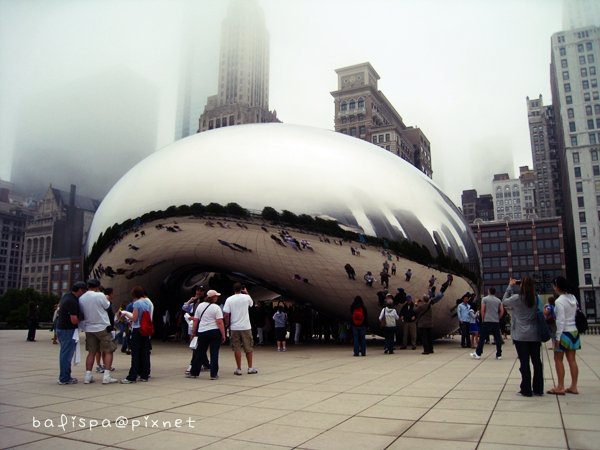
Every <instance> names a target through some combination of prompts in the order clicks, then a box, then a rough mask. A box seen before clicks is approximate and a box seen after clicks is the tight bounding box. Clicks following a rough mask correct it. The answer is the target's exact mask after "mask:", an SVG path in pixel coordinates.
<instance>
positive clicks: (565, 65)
mask: <svg viewBox="0 0 600 450" xmlns="http://www.w3.org/2000/svg"><path fill="white" fill-rule="evenodd" d="M560 66H561V67H562V68H563V69H566V68H567V67H569V65H568V63H567V60H566V59H561V60H560ZM535 106H538V105H537V102H536V105H535Z"/></svg>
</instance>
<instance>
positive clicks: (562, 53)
mask: <svg viewBox="0 0 600 450" xmlns="http://www.w3.org/2000/svg"><path fill="white" fill-rule="evenodd" d="M551 42H552V54H551V55H552V60H551V67H550V69H551V70H550V81H551V88H552V99H553V104H554V110H555V115H556V122H557V138H558V139H557V142H558V155H559V169H560V179H561V184H562V189H563V203H564V218H565V240H566V245H567V248H568V250H569V251H568V252H567V253H568V255H569V258H568V261H567V270H568V273H569V278H570V279H571V280H572V281H573V282H575V280H576V281H577V284H578V285H579V295H580V299H581V300H583V301H584V304H585V309H586V311H587V313H588V315H589V314H591V311H596V310H597V308H598V301H599V300H600V233H599V229H600V159H599V155H600V87H599V85H598V78H599V77H600V73H599V70H600V67H599V60H600V28H599V27H597V26H593V27H587V28H577V29H574V30H568V31H562V32H558V33H554V34H553V35H552V39H551Z"/></svg>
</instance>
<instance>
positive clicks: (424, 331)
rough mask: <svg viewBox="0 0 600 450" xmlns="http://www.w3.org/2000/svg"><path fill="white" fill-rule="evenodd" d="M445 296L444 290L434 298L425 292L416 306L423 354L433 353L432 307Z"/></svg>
mask: <svg viewBox="0 0 600 450" xmlns="http://www.w3.org/2000/svg"><path fill="white" fill-rule="evenodd" d="M443 296H444V294H443V293H442V292H440V293H439V294H437V295H436V296H435V297H433V298H431V297H430V296H429V295H427V294H425V295H424V296H423V297H422V298H420V299H419V300H418V302H417V306H416V308H415V311H416V313H417V333H418V334H419V336H420V337H421V343H422V344H423V352H422V354H423V355H429V354H430V353H433V337H432V335H431V331H432V329H433V311H432V310H431V307H432V306H433V305H435V304H436V303H437V302H439V301H440V300H441V299H442V297H443Z"/></svg>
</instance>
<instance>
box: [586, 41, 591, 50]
mask: <svg viewBox="0 0 600 450" xmlns="http://www.w3.org/2000/svg"><path fill="white" fill-rule="evenodd" d="M585 49H586V50H591V49H592V43H591V42H586V43H585Z"/></svg>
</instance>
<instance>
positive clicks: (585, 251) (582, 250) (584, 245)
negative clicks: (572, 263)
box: [581, 242, 590, 255]
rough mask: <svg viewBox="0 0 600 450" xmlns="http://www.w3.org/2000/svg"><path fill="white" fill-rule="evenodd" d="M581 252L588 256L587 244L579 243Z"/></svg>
mask: <svg viewBox="0 0 600 450" xmlns="http://www.w3.org/2000/svg"><path fill="white" fill-rule="evenodd" d="M581 252H582V253H583V254H584V255H589V254H590V244H589V242H582V243H581Z"/></svg>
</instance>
